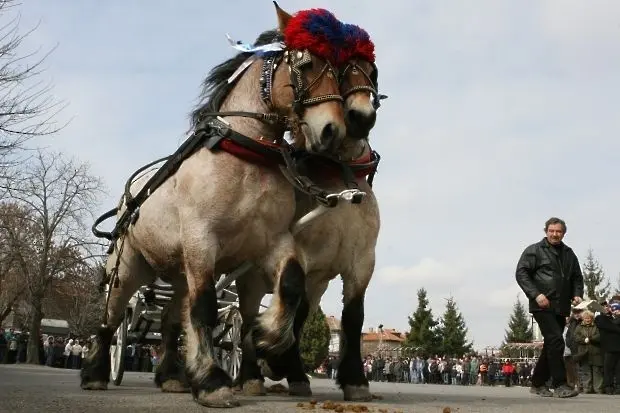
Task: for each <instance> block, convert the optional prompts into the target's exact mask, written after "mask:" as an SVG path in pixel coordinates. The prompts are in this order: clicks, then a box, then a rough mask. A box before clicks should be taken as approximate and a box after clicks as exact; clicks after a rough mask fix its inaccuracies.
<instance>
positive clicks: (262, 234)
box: [81, 8, 346, 407]
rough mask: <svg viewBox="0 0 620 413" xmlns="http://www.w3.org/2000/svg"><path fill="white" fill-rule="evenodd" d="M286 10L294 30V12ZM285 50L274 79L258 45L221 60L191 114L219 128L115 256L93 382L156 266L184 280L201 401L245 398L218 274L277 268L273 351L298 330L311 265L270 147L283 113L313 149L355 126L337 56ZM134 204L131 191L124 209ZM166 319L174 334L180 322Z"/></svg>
mask: <svg viewBox="0 0 620 413" xmlns="http://www.w3.org/2000/svg"><path fill="white" fill-rule="evenodd" d="M277 11H278V23H279V27H280V29H283V28H284V27H286V25H287V23H288V20H289V19H290V18H291V16H290V15H288V14H286V13H284V12H283V11H282V10H281V9H279V8H278V10H277ZM274 39H280V37H279V36H278V33H277V32H276V31H271V32H266V33H263V35H261V36H260V37H259V39H258V41H257V43H258V44H266V43H270V42H273V41H274ZM287 47H288V46H287ZM281 53H283V54H285V55H286V56H287V59H286V60H285V61H284V63H281V64H279V65H277V67H274V66H275V65H269V67H271V68H272V70H269V76H270V78H269V79H265V73H266V72H265V64H260V63H265V62H266V61H267V59H268V57H267V55H265V56H264V57H260V56H258V57H256V59H257V60H256V62H255V63H254V64H250V65H249V66H247V67H243V66H244V64H245V62H247V60H248V58H250V57H251V53H241V54H239V55H237V56H236V57H234V58H232V59H230V60H228V61H226V62H224V63H222V64H221V65H219V66H217V67H215V68H214V69H213V70H212V71H211V73H210V74H209V76H208V77H207V79H206V80H205V84H204V92H203V98H204V101H206V102H205V103H204V104H203V105H202V106H201V107H199V108H198V109H197V110H196V111H195V112H194V115H193V119H192V123H193V126H194V129H195V132H196V131H205V130H206V131H208V132H209V139H208V140H207V142H206V144H205V145H202V146H200V147H198V148H197V149H196V150H195V151H193V152H191V153H190V154H189V155H188V156H187V157H186V158H185V159H182V160H181V161H180V165H178V168H177V169H176V170H175V171H174V172H173V173H171V175H170V176H169V177H167V179H166V180H165V181H163V183H162V184H161V185H160V186H159V187H158V188H157V190H156V191H153V192H152V193H150V195H149V196H148V198H146V200H145V201H144V202H143V203H142V204H141V205H140V207H139V218H138V219H137V220H135V221H132V222H131V224H130V225H128V227H127V228H126V230H125V231H124V233H122V234H121V235H120V237H118V239H116V240H115V242H114V250H113V251H112V252H111V254H110V255H109V257H108V262H107V272H108V273H109V274H113V275H112V277H111V279H112V281H111V284H110V289H111V290H110V293H109V296H108V300H109V301H108V307H107V312H106V314H105V315H104V323H103V326H102V327H101V328H100V329H99V330H98V332H97V335H96V339H95V340H94V345H93V348H91V351H90V352H89V355H88V357H86V358H85V360H84V363H83V367H82V371H81V387H82V388H83V389H91V390H105V389H107V384H108V381H109V375H110V357H109V349H110V344H111V340H112V337H113V333H114V331H115V330H116V329H117V327H118V325H119V324H120V322H121V319H122V317H123V315H124V312H125V309H126V306H127V303H128V301H129V299H130V297H131V296H132V295H133V294H134V292H135V291H136V290H137V289H138V288H139V287H140V286H142V285H147V284H150V283H152V282H153V281H155V279H156V277H157V276H159V277H160V278H162V279H163V280H164V281H166V282H169V283H170V284H171V285H172V286H173V288H174V289H175V295H176V297H177V298H176V300H174V301H173V303H171V307H170V308H169V309H168V318H169V319H174V318H177V317H176V316H178V318H177V319H182V321H183V330H184V332H185V334H186V337H185V338H186V354H185V375H186V377H185V379H187V381H188V382H189V385H190V388H191V391H192V394H193V397H194V399H195V400H196V401H197V402H198V403H200V404H202V405H205V406H211V407H233V406H237V405H239V403H238V401H237V400H236V399H235V398H234V395H233V392H232V390H231V385H232V380H231V378H230V377H229V376H228V374H227V373H226V372H224V370H223V369H222V368H221V367H220V366H219V365H218V363H217V362H216V361H215V360H214V357H213V355H214V348H213V337H212V335H213V333H212V331H213V329H214V327H215V324H216V318H217V297H216V293H215V282H214V275H215V274H222V273H226V272H229V271H231V270H232V269H234V268H236V267H238V266H239V265H240V264H241V263H243V262H246V261H250V262H253V263H255V265H257V266H258V267H259V268H260V269H261V270H262V271H264V272H265V273H267V274H269V275H270V276H273V279H274V280H275V281H274V285H275V288H276V289H277V291H278V294H276V296H278V298H276V299H274V301H273V303H272V305H271V308H270V309H269V310H268V311H266V312H265V314H264V316H261V317H262V319H261V318H259V321H260V322H259V326H260V327H259V328H257V335H258V337H260V340H262V341H263V342H265V341H266V342H267V344H268V346H266V347H268V348H269V349H272V350H277V349H282V348H286V347H288V346H289V344H288V343H289V342H291V341H293V340H294V338H293V334H292V329H293V326H292V324H293V317H291V316H290V315H291V314H293V315H294V314H295V313H296V312H297V308H298V307H299V305H300V302H302V301H303V299H304V295H305V292H304V282H305V274H304V271H303V268H302V266H301V265H300V263H299V260H298V258H297V251H296V249H295V243H294V239H293V236H292V234H291V232H290V224H291V222H292V221H293V217H294V213H295V192H294V189H293V187H292V186H291V185H290V183H289V182H288V181H287V180H286V179H285V177H284V176H283V174H282V173H281V172H280V170H279V169H278V168H277V167H274V166H276V163H275V162H274V161H273V160H272V159H271V158H270V156H274V154H275V153H279V152H278V151H277V150H274V148H278V147H279V142H281V139H282V135H283V132H284V130H285V129H286V127H285V125H284V124H283V122H282V119H283V118H284V117H285V118H286V119H287V124H288V123H289V122H290V123H292V124H293V127H292V137H293V140H294V146H296V147H297V148H299V149H301V148H302V145H303V147H304V148H305V149H306V150H307V151H310V152H312V151H326V150H328V149H329V148H332V147H337V146H339V145H340V144H341V141H342V139H343V137H344V134H345V128H346V126H345V121H344V113H343V107H342V98H341V96H340V91H339V83H338V79H337V77H336V70H335V69H334V68H333V67H332V64H331V63H330V62H329V61H327V60H325V59H322V58H319V57H317V56H316V55H314V54H312V53H311V52H310V51H309V50H308V49H303V50H294V49H291V50H289V49H288V48H287V50H285V51H282V52H281ZM269 67H268V68H267V69H269ZM232 78H234V80H233V81H231V82H229V79H232ZM291 86H292V87H291ZM265 98H267V99H265ZM266 100H268V102H267V101H266ZM248 111H255V112H248ZM214 112H217V113H215V114H214ZM217 115H219V116H217ZM224 118H225V119H224ZM192 136H194V135H192ZM250 137H252V138H250ZM259 137H260V138H259ZM272 142H276V143H272ZM205 146H206V147H205ZM239 146H241V148H240V147H239ZM249 160H250V161H249ZM155 173H156V172H155ZM149 178H150V175H149V174H147V175H145V176H143V177H141V178H139V179H138V180H136V182H134V183H133V185H132V187H131V192H132V193H136V192H137V191H139V190H140V188H141V187H142V186H144V185H145V182H146V181H147V180H148V179H149ZM127 203H128V201H127V196H124V197H123V199H122V200H121V202H120V205H119V216H121V214H122V213H123V211H124V210H125V208H127ZM136 212H138V210H137V211H136ZM121 217H122V216H121ZM175 313H176V314H175ZM165 323H166V322H165V321H164V324H165ZM165 328H167V331H168V333H169V332H171V331H173V330H175V329H180V328H181V326H180V325H177V326H170V325H168V326H167V327H165ZM289 336H290V337H289ZM168 340H170V337H169V336H168V337H164V342H167V341H168ZM167 357H170V360H174V355H166V356H164V360H162V364H164V363H165V362H166V361H165V358H167ZM160 373H161V374H160V379H161V380H165V382H163V383H162V387H163V386H164V385H165V386H168V385H169V389H171V390H174V389H175V388H182V387H183V385H182V383H181V382H180V381H181V378H180V377H179V376H178V375H177V376H176V377H175V376H174V374H167V373H170V372H166V371H164V370H162V371H160ZM166 382H169V383H166Z"/></svg>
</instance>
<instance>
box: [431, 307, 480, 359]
mask: <svg viewBox="0 0 620 413" xmlns="http://www.w3.org/2000/svg"><path fill="white" fill-rule="evenodd" d="M437 335H438V337H439V340H440V349H441V354H442V355H445V356H448V357H462V356H463V355H464V354H466V353H469V352H471V350H472V347H473V344H472V343H468V342H467V326H466V325H465V320H464V319H463V314H461V312H459V311H458V308H457V305H456V301H455V300H454V298H453V297H450V298H449V299H448V300H447V303H446V310H445V312H444V313H443V317H441V323H440V324H439V327H438V328H437Z"/></svg>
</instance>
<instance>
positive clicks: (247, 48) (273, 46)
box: [226, 33, 286, 83]
mask: <svg viewBox="0 0 620 413" xmlns="http://www.w3.org/2000/svg"><path fill="white" fill-rule="evenodd" d="M226 38H227V39H228V43H229V44H230V46H231V47H232V48H233V49H236V50H239V51H241V52H243V53H254V54H253V55H251V56H250V57H248V58H247V59H246V60H245V62H243V63H241V65H240V66H239V67H238V68H237V70H235V73H233V74H232V75H231V76H230V77H229V78H228V83H232V82H234V81H235V80H236V79H237V78H238V77H239V76H240V75H241V74H242V73H243V72H244V71H245V69H247V68H248V67H249V66H250V65H251V64H252V63H254V61H255V60H256V59H258V55H257V54H256V53H257V52H260V53H264V52H278V51H281V50H284V49H285V48H286V46H285V45H284V43H282V42H275V43H269V44H264V45H261V46H253V45H251V44H248V43H243V42H241V41H235V40H233V39H232V38H231V37H230V35H229V34H228V33H226Z"/></svg>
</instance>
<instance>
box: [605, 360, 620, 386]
mask: <svg viewBox="0 0 620 413" xmlns="http://www.w3.org/2000/svg"><path fill="white" fill-rule="evenodd" d="M614 377H615V379H616V389H620V352H614V353H605V362H604V364H603V387H604V388H605V389H606V390H609V389H613V387H614Z"/></svg>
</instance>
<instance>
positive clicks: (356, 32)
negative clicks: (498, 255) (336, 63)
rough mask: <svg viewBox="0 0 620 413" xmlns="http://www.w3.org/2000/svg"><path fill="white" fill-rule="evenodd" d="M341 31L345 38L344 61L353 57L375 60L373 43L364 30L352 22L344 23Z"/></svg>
mask: <svg viewBox="0 0 620 413" xmlns="http://www.w3.org/2000/svg"><path fill="white" fill-rule="evenodd" d="M342 32H343V36H344V39H345V48H344V49H345V51H346V52H347V57H346V58H345V62H346V61H347V60H349V59H353V58H358V59H362V60H367V61H369V62H371V63H374V62H375V45H374V43H373V42H372V40H370V35H369V34H368V32H367V31H366V30H364V29H362V28H361V27H359V26H356V25H354V24H346V23H344V24H343V25H342ZM341 63H344V62H341Z"/></svg>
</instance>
